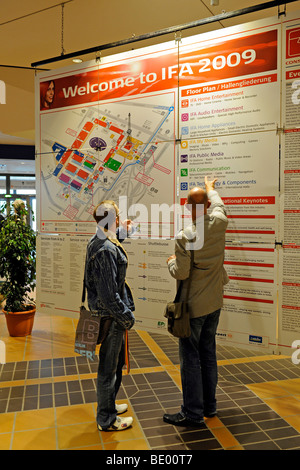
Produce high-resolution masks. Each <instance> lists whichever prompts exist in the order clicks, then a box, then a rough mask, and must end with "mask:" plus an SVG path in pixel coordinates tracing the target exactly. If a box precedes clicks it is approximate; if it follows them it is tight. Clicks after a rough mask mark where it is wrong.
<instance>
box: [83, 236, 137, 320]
mask: <svg viewBox="0 0 300 470" xmlns="http://www.w3.org/2000/svg"><path fill="white" fill-rule="evenodd" d="M127 264H128V262H127V255H126V252H125V251H124V250H123V248H122V246H120V244H118V242H114V240H112V239H109V238H106V237H105V238H99V237H98V236H97V235H94V236H93V237H92V238H91V240H90V241H89V243H88V246H87V254H86V263H85V285H86V288H87V297H88V305H89V309H90V310H91V311H92V313H93V314H95V315H100V316H101V317H102V316H103V317H104V316H105V317H107V316H109V317H113V318H114V320H115V321H116V322H117V323H119V324H120V325H121V326H122V327H123V328H125V329H130V328H131V327H132V326H133V324H134V315H133V313H132V312H133V311H134V310H135V307H134V301H133V297H132V293H131V290H130V287H129V286H128V284H127V283H126V280H125V276H126V270H127Z"/></svg>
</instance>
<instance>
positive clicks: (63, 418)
mask: <svg viewBox="0 0 300 470" xmlns="http://www.w3.org/2000/svg"><path fill="white" fill-rule="evenodd" d="M56 422H57V425H58V426H66V425H70V424H79V423H89V422H92V423H96V411H95V408H94V406H93V405H92V404H90V403H89V404H85V405H73V406H62V407H58V408H56ZM95 426H96V424H95Z"/></svg>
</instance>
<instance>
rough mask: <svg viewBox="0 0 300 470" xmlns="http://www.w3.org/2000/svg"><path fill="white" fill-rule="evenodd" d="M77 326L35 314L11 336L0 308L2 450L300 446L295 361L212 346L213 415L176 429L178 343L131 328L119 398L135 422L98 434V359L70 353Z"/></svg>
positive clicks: (299, 386) (299, 397)
mask: <svg viewBox="0 0 300 470" xmlns="http://www.w3.org/2000/svg"><path fill="white" fill-rule="evenodd" d="M76 323H77V320H74V319H70V318H64V317H58V316H45V315H37V316H36V319H35V325H34V329H33V333H32V335H31V336H28V337H26V338H11V337H9V336H8V333H7V329H6V324H5V318H4V316H3V314H1V315H0V340H2V341H4V342H5V345H6V361H7V362H6V364H4V365H1V364H0V450H21V449H34V450H39V449H44V450H47V449H50V450H63V449H81V450H91V449H95V450H97V449H99V450H101V449H102V450H153V449H155V450H185V451H186V450H221V449H223V450H260V449H263V450H289V449H293V450H294V449H300V365H299V366H297V365H294V364H293V363H292V361H291V358H290V357H283V356H274V355H263V354H261V353H260V355H258V353H257V352H253V351H249V350H241V349H237V348H233V347H228V346H224V345H218V364H219V384H218V416H217V417H214V418H209V419H206V420H205V424H204V425H203V426H202V427H201V428H199V429H194V428H176V427H174V426H172V425H169V424H166V423H164V422H163V420H162V416H163V414H164V413H166V412H167V413H173V412H174V413H175V412H177V411H178V410H179V408H180V405H181V390H180V387H181V385H180V374H179V367H178V363H179V360H178V344H177V341H176V339H174V338H172V337H170V336H169V335H161V334H158V333H155V334H150V333H147V332H144V331H130V336H129V338H130V351H131V372H130V374H129V375H126V374H124V378H123V384H122V387H121V390H120V393H119V395H118V397H117V398H118V402H119V403H121V402H126V403H128V405H129V409H128V412H127V415H129V416H133V417H134V425H133V427H132V428H131V429H128V430H126V431H124V432H112V433H105V432H99V431H98V430H97V427H96V424H95V414H96V403H95V401H96V391H95V377H96V371H97V363H96V362H95V363H92V362H88V361H86V360H85V359H84V358H82V357H80V356H78V355H76V354H75V353H74V351H73V342H74V331H75V326H76ZM125 416H126V415H125Z"/></svg>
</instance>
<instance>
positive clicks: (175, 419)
mask: <svg viewBox="0 0 300 470" xmlns="http://www.w3.org/2000/svg"><path fill="white" fill-rule="evenodd" d="M163 420H164V422H165V423H169V424H173V426H192V427H202V425H203V424H204V419H202V420H200V421H193V420H191V419H188V418H187V417H186V416H184V414H183V413H181V411H180V412H179V413H175V414H174V415H169V414H165V415H164V417H163Z"/></svg>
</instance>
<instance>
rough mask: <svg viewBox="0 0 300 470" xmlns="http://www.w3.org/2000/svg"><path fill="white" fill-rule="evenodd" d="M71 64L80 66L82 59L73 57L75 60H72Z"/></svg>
mask: <svg viewBox="0 0 300 470" xmlns="http://www.w3.org/2000/svg"><path fill="white" fill-rule="evenodd" d="M73 62H75V64H81V62H82V59H80V57H75V59H73Z"/></svg>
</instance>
